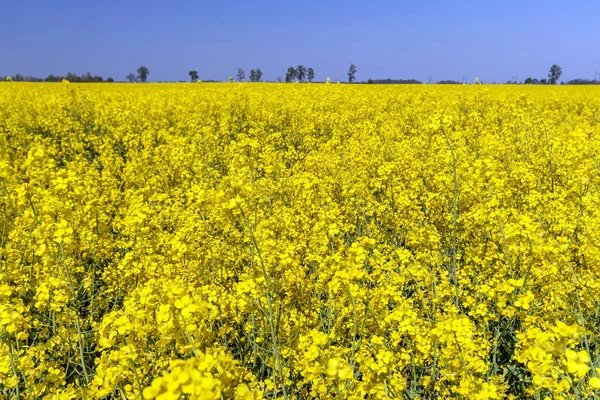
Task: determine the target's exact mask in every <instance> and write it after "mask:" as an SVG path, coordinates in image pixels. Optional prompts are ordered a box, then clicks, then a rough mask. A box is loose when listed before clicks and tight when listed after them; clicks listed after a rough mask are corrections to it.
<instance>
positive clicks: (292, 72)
mask: <svg viewBox="0 0 600 400" xmlns="http://www.w3.org/2000/svg"><path fill="white" fill-rule="evenodd" d="M296 74H297V71H296V68H294V67H289V68H288V70H287V72H286V73H285V81H286V82H293V81H294V79H296Z"/></svg>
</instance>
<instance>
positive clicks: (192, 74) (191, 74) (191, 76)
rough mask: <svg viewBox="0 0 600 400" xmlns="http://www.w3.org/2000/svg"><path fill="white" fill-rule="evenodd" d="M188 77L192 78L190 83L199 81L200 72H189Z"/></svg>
mask: <svg viewBox="0 0 600 400" xmlns="http://www.w3.org/2000/svg"><path fill="white" fill-rule="evenodd" d="M188 75H189V76H190V81H192V82H194V81H197V80H198V71H196V70H195V69H193V70H191V71H190V72H188Z"/></svg>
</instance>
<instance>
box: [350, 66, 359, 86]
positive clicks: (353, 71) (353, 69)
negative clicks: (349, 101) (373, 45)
mask: <svg viewBox="0 0 600 400" xmlns="http://www.w3.org/2000/svg"><path fill="white" fill-rule="evenodd" d="M356 72H357V69H356V65H354V64H350V68H348V82H350V83H352V82H354V81H355V80H356Z"/></svg>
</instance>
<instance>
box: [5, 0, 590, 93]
mask: <svg viewBox="0 0 600 400" xmlns="http://www.w3.org/2000/svg"><path fill="white" fill-rule="evenodd" d="M599 17H600V1H597V0H572V1H570V2H567V1H563V2H558V1H553V0H546V1H538V0H521V1H513V0H505V1H469V0H454V1H451V0H420V1H418V0H415V1H410V2H408V1H399V0H396V1H392V0H373V1H354V0H347V1H327V0H322V1H314V0H303V1H289V2H285V1H275V0H267V1H248V0H246V1H234V0H220V1H218V0H217V1H204V0H191V1H189V0H172V1H169V2H167V1H157V0H144V1H140V0H105V1H84V0H77V1H72V0H63V1H60V0H56V1H50V0H20V1H17V0H13V1H8V0H5V1H2V2H0V75H8V74H10V75H14V74H16V73H21V74H24V75H34V76H40V77H45V76H47V75H48V74H51V73H53V74H66V73H67V72H68V71H72V72H75V73H78V74H80V73H83V72H88V71H89V72H91V73H92V74H94V75H102V76H104V77H105V78H106V77H109V76H111V77H113V78H115V79H117V80H124V79H125V76H126V75H127V73H129V72H134V71H135V70H136V69H137V67H138V66H140V65H145V66H147V67H148V68H149V69H150V80H152V81H157V80H180V79H188V75H187V72H188V71H189V70H191V69H196V70H198V71H199V74H200V78H201V79H219V80H225V79H227V78H228V77H229V76H234V75H235V72H236V69H237V67H242V68H244V69H245V70H246V76H248V75H249V70H250V69H251V68H255V67H260V68H261V70H262V71H263V79H267V80H274V79H276V78H277V77H278V76H285V71H286V70H287V68H288V67H289V66H291V65H294V66H297V65H298V64H303V65H305V66H307V67H309V66H311V67H313V68H314V70H315V73H316V78H317V79H318V80H324V79H325V78H326V77H331V78H332V79H333V80H345V79H346V72H347V70H348V66H349V65H350V63H354V64H356V66H357V68H358V74H357V79H358V80H367V79H368V78H374V79H375V78H388V77H390V78H404V79H407V78H415V79H419V80H422V81H428V80H429V77H430V76H431V79H432V80H433V81H438V80H441V79H454V80H462V79H463V76H466V77H467V78H468V79H469V80H470V81H472V80H473V78H474V77H475V76H479V77H481V79H482V80H483V81H490V82H491V81H499V82H504V81H506V80H508V79H511V78H512V77H513V76H518V78H519V80H523V79H525V77H527V76H533V77H537V78H543V77H545V76H546V75H547V73H548V70H549V68H550V66H551V65H552V64H553V63H557V64H559V65H560V66H562V69H563V77H562V79H563V80H568V79H573V78H579V77H581V78H588V79H592V78H594V71H599V72H600V49H599V47H598V44H599V43H600V22H598V21H599V20H598V18H599Z"/></svg>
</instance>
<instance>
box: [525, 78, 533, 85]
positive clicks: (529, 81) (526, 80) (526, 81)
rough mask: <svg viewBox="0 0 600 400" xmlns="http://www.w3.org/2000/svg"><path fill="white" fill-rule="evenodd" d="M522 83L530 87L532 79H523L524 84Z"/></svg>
mask: <svg viewBox="0 0 600 400" xmlns="http://www.w3.org/2000/svg"><path fill="white" fill-rule="evenodd" d="M524 83H525V84H526V85H531V84H532V83H533V79H531V78H527V79H525V82H524Z"/></svg>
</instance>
